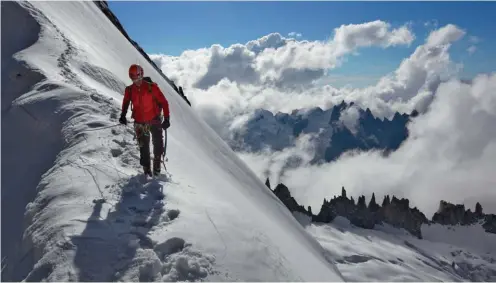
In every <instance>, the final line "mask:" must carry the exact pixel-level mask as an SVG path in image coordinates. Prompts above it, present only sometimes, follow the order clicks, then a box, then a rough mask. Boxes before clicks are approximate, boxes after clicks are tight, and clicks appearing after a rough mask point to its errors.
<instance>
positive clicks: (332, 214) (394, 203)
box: [267, 179, 496, 239]
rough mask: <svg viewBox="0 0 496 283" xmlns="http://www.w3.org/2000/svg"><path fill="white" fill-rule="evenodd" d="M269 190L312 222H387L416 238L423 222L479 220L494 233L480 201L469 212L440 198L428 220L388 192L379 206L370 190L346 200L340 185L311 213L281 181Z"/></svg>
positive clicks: (494, 221) (494, 218) (495, 224)
mask: <svg viewBox="0 0 496 283" xmlns="http://www.w3.org/2000/svg"><path fill="white" fill-rule="evenodd" d="M267 182H268V179H267ZM273 193H274V194H275V195H276V196H277V197H278V198H279V199H280V200H281V201H282V202H283V203H284V204H285V205H286V207H287V208H288V209H289V210H290V211H292V212H296V211H297V212H300V213H303V214H305V215H308V216H309V217H311V219H312V221H313V222H321V223H329V222H332V221H333V220H334V218H336V216H342V217H345V218H347V219H348V220H350V222H351V223H352V224H353V225H355V226H358V227H362V228H365V229H373V228H374V226H375V225H376V224H382V223H387V224H389V225H391V226H393V227H397V228H403V229H405V230H406V231H408V232H409V233H411V234H412V235H414V236H416V237H418V238H420V239H421V238H422V233H421V227H422V225H423V224H428V225H430V224H433V223H438V224H442V225H471V224H474V223H477V222H480V223H482V227H483V228H484V229H485V230H486V232H488V233H494V234H496V215H494V214H489V215H485V214H483V213H482V206H481V205H480V203H477V204H476V206H475V212H471V211H470V209H468V210H465V206H464V205H463V204H457V205H455V204H452V203H449V202H446V201H444V200H441V201H440V203H439V209H438V211H437V212H436V213H435V214H434V215H433V217H432V220H431V221H429V220H428V219H427V217H426V216H425V215H424V214H423V213H422V212H421V211H420V210H419V209H417V208H416V207H414V208H410V200H409V199H407V198H401V199H400V198H397V197H396V196H394V195H393V196H392V198H391V197H390V196H389V195H386V196H384V199H383V201H382V205H381V206H379V205H378V204H377V203H376V200H375V193H372V197H371V199H370V202H369V205H368V206H367V205H366V204H365V203H366V200H365V196H364V195H361V196H359V197H358V202H357V203H356V204H355V201H354V199H353V197H351V198H350V199H348V197H347V193H346V189H345V188H344V187H342V188H341V195H340V196H334V197H333V198H332V199H331V200H330V201H328V200H327V199H325V198H324V201H323V203H322V206H321V209H320V212H319V213H318V214H317V215H315V214H313V212H312V210H311V208H310V207H308V209H305V208H304V207H303V206H301V205H299V204H298V203H297V202H296V200H295V199H294V198H293V197H292V196H291V193H290V190H289V188H288V187H286V186H285V185H284V184H278V185H277V187H276V189H275V190H274V191H273Z"/></svg>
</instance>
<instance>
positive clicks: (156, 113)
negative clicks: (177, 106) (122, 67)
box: [119, 64, 170, 176]
mask: <svg viewBox="0 0 496 283" xmlns="http://www.w3.org/2000/svg"><path fill="white" fill-rule="evenodd" d="M143 73H144V72H143V68H142V67H141V66H139V65H137V64H133V65H131V67H130V68H129V78H130V79H131V80H132V81H133V83H132V84H131V85H130V86H127V87H126V90H125V92H124V99H123V101H122V112H121V117H120V118H119V122H120V123H121V124H124V125H127V119H126V114H127V109H128V107H129V103H131V112H132V113H131V118H133V119H134V130H135V134H136V138H137V140H138V144H139V148H140V164H141V166H143V170H144V173H145V174H146V175H149V176H152V172H151V168H150V167H151V166H150V133H151V137H152V142H153V175H158V174H160V169H161V168H160V167H161V166H160V161H161V157H162V155H163V154H165V149H164V142H163V136H162V129H163V130H164V131H167V128H169V127H170V118H169V103H168V101H167V99H166V98H165V96H164V94H163V93H162V91H161V90H160V88H159V87H158V85H157V84H156V83H154V82H152V81H151V79H150V78H149V77H144V76H143V75H144V74H143ZM161 109H162V112H163V117H164V119H163V121H162V119H161V115H160V112H161ZM164 166H165V164H164ZM165 169H166V168H164V170H165Z"/></svg>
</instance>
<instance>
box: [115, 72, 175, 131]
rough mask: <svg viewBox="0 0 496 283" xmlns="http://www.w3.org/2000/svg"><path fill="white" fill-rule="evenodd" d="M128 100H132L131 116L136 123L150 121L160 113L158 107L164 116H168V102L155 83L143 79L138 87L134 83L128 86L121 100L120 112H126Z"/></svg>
mask: <svg viewBox="0 0 496 283" xmlns="http://www.w3.org/2000/svg"><path fill="white" fill-rule="evenodd" d="M129 102H132V108H131V109H132V111H133V113H132V116H131V117H132V118H133V119H134V120H135V122H137V123H143V122H150V121H151V120H153V119H154V118H157V117H158V116H159V115H160V109H161V108H162V111H163V113H164V118H168V117H169V102H168V101H167V99H166V98H165V96H164V94H163V93H162V91H160V88H159V87H158V86H157V84H156V83H148V82H147V81H144V80H143V82H142V83H141V85H140V86H139V87H138V86H136V85H134V84H132V85H130V86H128V87H127V88H126V91H125V93H124V100H123V101H122V113H124V115H125V114H126V113H127V108H128V107H129Z"/></svg>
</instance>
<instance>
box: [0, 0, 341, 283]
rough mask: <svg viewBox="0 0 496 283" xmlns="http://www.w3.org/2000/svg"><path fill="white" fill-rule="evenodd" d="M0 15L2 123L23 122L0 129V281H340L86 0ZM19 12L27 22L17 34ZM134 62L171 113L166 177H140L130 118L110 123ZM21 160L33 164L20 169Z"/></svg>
mask: <svg viewBox="0 0 496 283" xmlns="http://www.w3.org/2000/svg"><path fill="white" fill-rule="evenodd" d="M18 5H20V6H22V7H23V8H20V6H18ZM24 8H25V9H27V10H25V9H24ZM4 12H5V13H4ZM27 12H29V13H27ZM4 21H5V22H8V23H9V24H8V25H6V24H2V39H3V42H6V40H5V38H8V39H9V42H11V46H10V48H5V50H4V48H2V62H9V65H5V66H4V65H3V64H2V82H3V83H2V129H5V128H4V125H12V126H11V129H9V130H12V131H16V132H19V129H22V130H20V138H19V136H16V135H9V136H7V137H5V136H4V137H5V141H4V139H2V141H3V142H2V152H3V153H4V154H5V153H7V154H6V155H4V156H3V158H2V160H3V162H4V161H6V162H13V164H12V165H11V166H9V167H6V166H2V168H3V169H2V173H3V174H2V175H3V176H2V177H3V178H2V188H3V190H2V194H3V195H2V215H6V214H7V213H8V214H9V217H10V218H11V220H9V221H8V223H7V222H5V221H3V220H4V216H3V217H2V230H3V232H2V250H3V251H5V250H8V252H7V253H3V254H2V257H3V260H2V279H3V280H14V281H18V280H27V281H30V280H33V281H42V280H46V281H69V280H70V281H117V280H124V281H139V280H146V281H150V280H165V281H170V280H200V279H201V280H207V281H224V280H228V281H237V280H242V281H281V280H282V281H296V280H298V281H299V280H305V281H340V280H342V277H341V275H340V273H339V271H338V270H337V269H336V267H335V266H334V265H333V264H332V263H331V262H332V260H331V257H329V253H328V252H326V251H325V250H324V249H323V248H322V247H321V246H320V245H319V244H318V243H317V242H316V241H315V239H313V238H312V237H311V236H310V235H308V234H307V233H306V232H305V230H304V229H303V228H302V227H301V226H300V225H299V224H298V222H297V221H296V220H295V219H294V218H293V217H292V216H291V214H290V213H289V212H288V211H287V209H286V208H285V207H284V206H283V204H282V203H281V202H279V200H278V199H277V198H276V197H275V196H273V194H272V193H271V192H270V191H269V190H268V189H267V188H266V187H265V186H264V185H263V183H262V182H261V181H260V180H259V179H258V178H257V177H256V176H255V175H254V174H253V173H252V172H251V170H249V169H248V167H247V166H246V165H245V164H244V163H243V162H241V161H240V159H238V158H237V157H236V155H235V154H234V153H233V152H232V150H231V149H230V148H229V147H228V146H227V145H226V144H225V143H224V142H223V141H222V140H221V139H220V138H219V137H218V136H217V135H216V134H215V133H214V132H213V131H212V130H211V129H210V128H209V127H208V126H207V125H206V124H205V123H204V122H203V121H202V120H201V119H199V118H198V117H197V116H196V114H195V113H194V112H193V111H191V109H190V106H189V105H187V104H186V102H185V101H184V100H183V99H182V98H181V97H180V96H178V95H177V93H176V92H175V91H174V90H173V89H172V87H171V86H170V85H169V84H168V83H167V82H166V81H165V80H164V79H163V78H162V76H161V75H160V74H159V73H157V72H156V71H155V69H154V68H153V66H152V65H151V64H150V63H149V62H147V61H146V60H145V59H144V58H143V57H142V55H141V54H140V53H139V52H138V51H137V50H136V48H135V47H134V46H133V45H132V44H131V43H129V41H127V40H126V39H125V38H124V36H122V34H121V33H120V32H119V31H118V30H117V28H116V27H115V26H114V25H113V24H112V23H111V22H110V21H109V20H108V19H107V18H106V17H105V15H104V14H103V13H102V12H101V11H100V10H99V8H98V7H97V6H96V5H95V4H94V3H92V2H32V3H27V2H20V3H15V2H2V23H4ZM21 23H25V24H26V25H28V26H29V27H28V28H26V29H24V30H23V32H21V33H19V32H18V30H17V29H16V28H15V27H18V26H20V25H21ZM33 43H34V45H33ZM9 51H10V53H9ZM13 55H15V59H16V60H14V59H12V56H13ZM21 61H24V63H22V64H21V63H20V62H21ZM137 62H138V63H140V64H141V65H142V66H143V67H144V69H145V73H146V74H147V75H149V76H150V77H151V78H152V79H153V80H154V81H156V82H157V83H158V84H159V86H160V88H161V89H162V90H163V92H164V94H165V95H166V97H167V99H168V100H169V103H170V108H171V112H172V116H171V124H172V126H171V128H170V129H169V132H168V151H167V152H168V160H169V162H168V164H167V167H168V170H169V171H170V172H171V173H172V174H171V175H165V176H164V177H163V178H160V179H157V180H143V179H142V178H141V176H138V175H137V173H138V172H139V170H140V166H139V164H138V158H137V154H138V151H137V148H136V143H135V141H134V140H133V136H132V129H131V127H130V126H128V127H125V126H120V125H117V117H118V114H119V107H120V102H121V99H122V93H123V89H124V86H125V85H126V84H128V79H127V69H128V66H129V65H130V64H132V63H137ZM4 67H5V69H4ZM4 74H6V75H5V77H4ZM23 109H24V110H23ZM33 120H35V121H37V123H33ZM34 141H35V142H34ZM33 142H34V143H33ZM31 149H33V151H34V152H35V153H34V154H33V155H31V156H30V153H31V152H30V150H31ZM33 156H34V157H33ZM28 158H29V159H28ZM32 159H35V160H37V161H39V162H41V163H40V164H41V165H40V167H39V168H36V169H33V170H31V171H30V170H29V169H31V167H35V166H34V165H30V166H26V162H25V160H32ZM18 160H19V161H18ZM30 164H33V163H30ZM26 167H28V171H27V172H26V173H22V171H21V170H23V168H26ZM24 170H26V169H24ZM36 170H38V171H36ZM34 171H35V172H34ZM9 202H10V206H8V207H6V205H5V204H7V203H9ZM24 208H25V209H26V213H25V215H23V214H24V211H23V210H24ZM10 209H12V210H10ZM21 210H22V211H21ZM6 223H7V224H6ZM22 223H24V224H22ZM11 228H12V229H11ZM21 236H22V241H21V242H19V241H18V239H21ZM7 247H12V248H9V249H7Z"/></svg>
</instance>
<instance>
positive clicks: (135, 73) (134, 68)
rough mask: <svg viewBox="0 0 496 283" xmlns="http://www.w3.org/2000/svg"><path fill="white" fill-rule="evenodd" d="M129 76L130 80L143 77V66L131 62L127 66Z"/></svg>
mask: <svg viewBox="0 0 496 283" xmlns="http://www.w3.org/2000/svg"><path fill="white" fill-rule="evenodd" d="M129 78H131V80H133V81H134V80H138V79H142V78H143V68H142V67H141V66H140V65H137V64H132V65H131V67H129Z"/></svg>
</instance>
